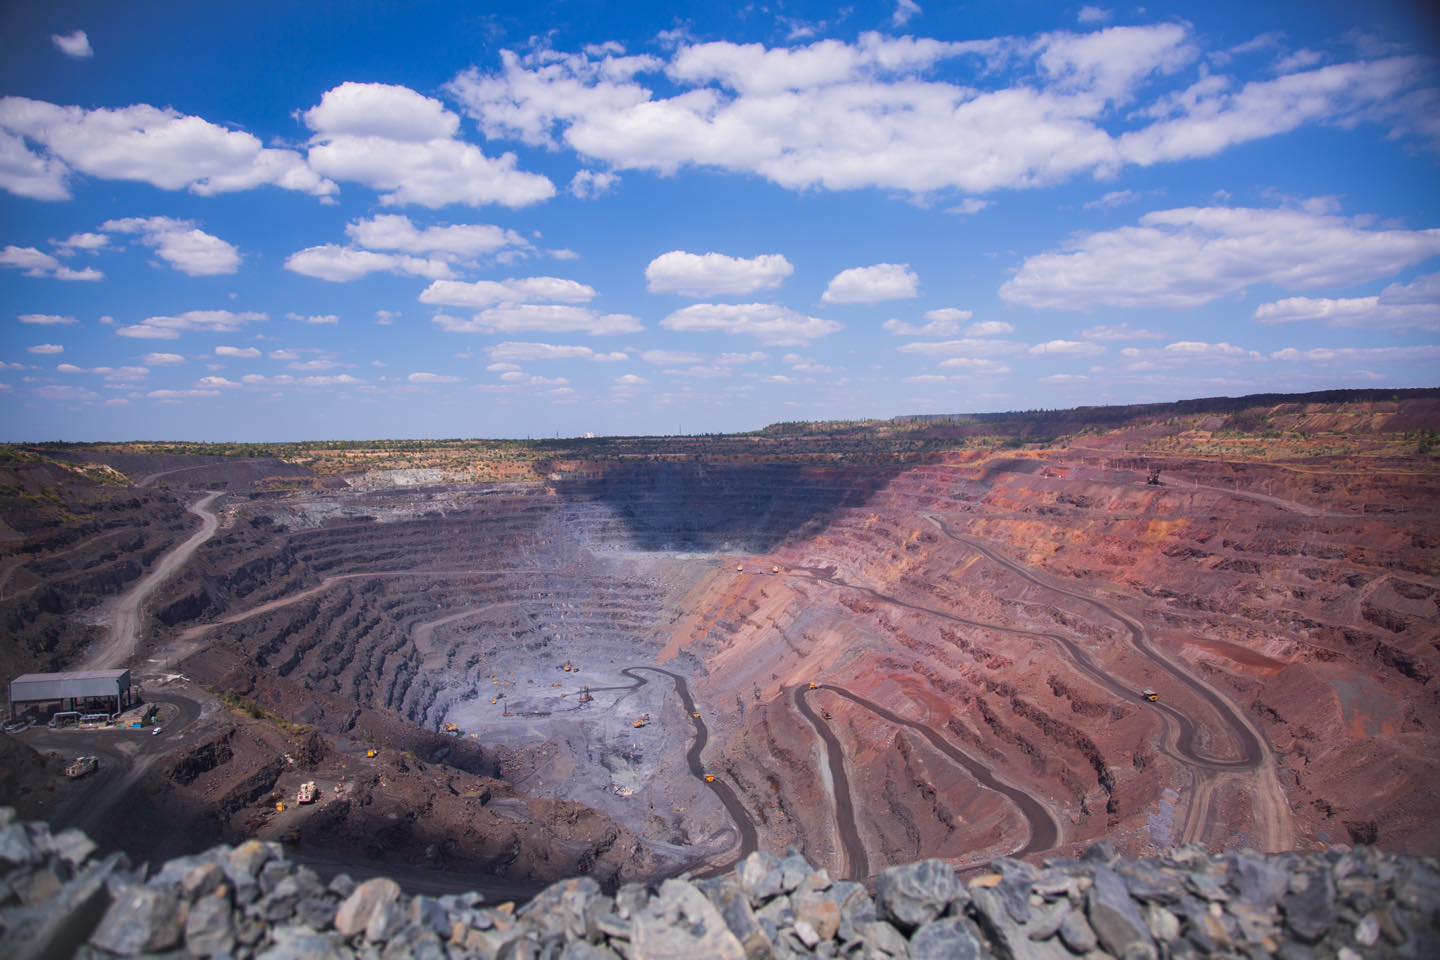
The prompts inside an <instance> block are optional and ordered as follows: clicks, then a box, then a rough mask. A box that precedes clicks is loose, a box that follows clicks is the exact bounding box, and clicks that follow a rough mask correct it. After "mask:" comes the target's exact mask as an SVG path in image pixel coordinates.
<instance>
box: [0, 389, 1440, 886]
mask: <svg viewBox="0 0 1440 960" xmlns="http://www.w3.org/2000/svg"><path fill="white" fill-rule="evenodd" d="M1437 429H1440V391H1400V392H1398V393H1397V392H1381V391H1366V392H1358V391H1354V392H1336V393H1334V394H1329V395H1324V396H1306V397H1256V398H1247V399H1241V400H1213V401H1190V402H1185V403H1180V404H1168V405H1156V406H1153V407H1134V408H1097V409H1093V410H1089V411H1086V410H1079V411H1062V412H1056V413H1036V414H1011V415H993V416H977V417H951V418H946V417H936V418H911V419H904V420H897V421H886V422H881V423H858V424H810V425H803V424H790V425H777V426H775V427H772V428H768V429H766V430H763V431H759V432H756V433H753V434H743V435H733V436H715V437H674V438H631V439H624V438H610V439H597V440H583V441H582V440H576V441H549V442H536V443H519V442H515V443H507V442H499V441H496V442H479V441H476V442H473V443H466V442H459V441H454V442H431V443H422V442H416V443H413V444H407V443H403V442H398V441H397V442H386V443H374V444H363V443H355V444H310V445H306V444H295V445H278V444H277V445H270V446H257V445H250V446H236V447H225V448H218V447H209V448H207V447H201V446H190V445H178V444H170V445H166V444H128V445H91V446H84V445H69V446H61V445H55V446H45V445H41V446H26V447H10V448H7V449H6V450H5V451H4V459H3V461H0V472H3V474H4V477H3V481H4V498H3V513H0V518H3V523H0V548H3V555H0V612H3V618H4V620H3V622H4V625H5V630H6V634H7V643H6V645H5V648H4V666H5V667H6V670H7V679H8V678H13V677H15V676H17V675H20V674H24V673H45V672H50V673H54V672H64V671H80V670H88V671H100V670H122V669H123V670H129V672H130V677H131V679H132V682H133V683H134V684H135V686H136V687H137V688H138V694H139V695H138V701H139V702H140V703H142V704H148V705H154V706H155V707H156V711H155V712H154V715H153V716H148V717H146V718H145V719H144V720H143V722H142V726H140V727H133V726H126V727H121V726H120V725H118V724H114V725H110V726H104V725H90V726H88V727H85V728H70V727H67V726H65V725H64V724H63V723H62V724H59V725H57V726H56V727H54V728H52V727H51V726H48V725H47V724H46V723H45V720H46V718H47V716H48V714H42V713H39V712H37V711H36V709H34V708H31V709H29V713H30V716H29V719H30V721H31V723H30V725H29V726H28V727H26V726H25V725H24V724H23V723H16V724H12V727H14V728H15V729H13V730H12V731H11V732H9V733H7V734H6V735H5V736H4V737H3V738H0V742H3V747H4V751H5V761H6V762H5V764H4V773H3V785H0V793H3V796H0V803H5V804H9V805H13V806H15V807H17V808H18V810H19V812H20V814H21V816H24V817H27V818H32V819H46V820H49V821H50V822H51V824H52V826H53V827H54V828H55V829H57V830H58V829H60V828H62V827H66V826H80V827H83V828H85V829H86V830H87V831H88V832H89V833H90V834H91V835H92V836H95V837H97V838H99V839H101V840H102V842H103V843H104V844H106V845H108V846H110V847H113V848H123V849H126V850H128V851H129V852H130V853H131V855H132V856H134V857H139V858H158V857H166V856H175V855H178V854H181V853H186V852H189V851H190V850H193V849H200V848H202V847H204V846H208V845H210V844H212V843H215V842H217V841H219V840H225V841H229V842H235V841H238V840H241V839H244V838H249V837H259V838H262V839H270V840H278V841H281V842H284V843H286V844H287V845H289V846H290V849H291V851H292V858H293V859H295V860H298V861H300V862H302V863H308V864H311V865H313V866H315V867H316V868H317V869H320V870H321V871H322V872H324V871H327V870H328V871H331V872H335V871H340V870H344V871H345V872H348V873H351V874H352V875H365V874H366V873H367V872H368V873H379V872H384V873H386V874H389V875H391V876H395V877H396V878H397V879H399V880H400V881H401V882H402V883H404V884H407V885H409V886H413V887H414V888H416V889H420V890H424V889H429V888H435V889H442V890H443V889H454V888H479V889H494V890H497V891H503V892H504V893H506V894H507V895H515V894H520V895H523V894H524V893H525V892H527V891H531V890H533V889H536V888H538V887H539V886H540V885H542V884H544V883H545V882H546V881H548V880H552V879H555V878H560V877H565V876H572V875H575V874H577V873H582V874H588V875H591V876H594V877H595V878H597V879H598V880H600V881H601V883H602V884H606V885H614V884H618V883H621V882H625V881H628V880H636V879H640V880H651V879H655V878H659V877H664V876H670V875H677V874H680V873H683V872H686V871H689V872H690V873H692V874H696V875H703V874H708V873H714V872H718V871H722V870H725V869H728V868H729V867H730V866H732V865H733V864H735V863H736V862H737V861H738V860H739V859H740V858H742V857H744V856H745V855H746V854H748V853H750V852H751V851H753V850H756V849H760V850H765V851H772V852H776V853H780V854H783V853H785V852H786V851H787V850H788V849H790V848H795V849H797V850H799V851H800V852H801V853H803V854H804V856H805V857H806V858H807V859H808V860H809V861H810V862H812V863H814V864H818V865H823V866H824V867H826V868H827V869H828V870H829V872H830V874H831V875H832V876H834V877H837V878H839V877H847V878H855V879H861V880H863V879H865V878H867V877H871V876H873V875H875V874H877V873H878V872H880V871H881V870H883V869H884V868H886V867H887V866H889V865H892V864H897V863H906V862H909V861H913V860H916V859H920V858H924V857H941V858H945V859H947V860H949V861H951V862H952V863H953V864H954V865H956V866H957V867H959V868H961V869H962V870H963V869H964V868H966V867H968V866H972V865H978V864H981V863H984V862H986V861H987V860H990V859H993V858H995V857H998V856H1016V857H1021V858H1039V857H1041V856H1043V855H1050V856H1054V855H1059V854H1072V853H1076V852H1078V851H1080V850H1083V849H1084V848H1086V847H1087V846H1089V845H1091V844H1093V843H1095V842H1096V841H1097V840H1102V839H1103V840H1107V841H1109V842H1110V843H1111V844H1113V845H1114V846H1115V847H1116V848H1117V849H1119V850H1121V851H1123V852H1125V853H1127V854H1131V855H1137V856H1139V855H1146V854H1151V853H1154V852H1156V851H1159V850H1164V849H1167V848H1170V847H1173V846H1177V845H1181V844H1185V843H1198V844H1203V845H1205V846H1207V847H1209V848H1211V849H1212V850H1224V849H1231V848H1238V847H1251V848H1255V849H1260V850H1290V849H1317V848H1320V847H1323V846H1324V845H1326V844H1329V843H1340V842H1344V843H1370V844H1378V845H1379V846H1380V847H1382V848H1387V849H1391V850H1395V851H1401V852H1408V853H1423V854H1430V855H1435V854H1437V853H1440V829H1437V826H1436V817H1435V811H1436V807H1435V799H1434V798H1435V797H1436V795H1437V792H1440V698H1437V696H1436V690H1435V688H1434V687H1431V686H1430V684H1431V682H1432V681H1433V680H1434V678H1435V677H1436V675H1437V673H1440V496H1437V493H1440V461H1437V450H1440V447H1437V444H1436V431H1437ZM24 712H26V711H24V710H19V709H17V710H16V713H17V715H18V714H21V713H24ZM21 719H24V718H21ZM80 755H85V756H94V757H96V758H97V760H98V769H97V770H95V771H94V772H93V773H91V774H89V775H88V776H82V777H77V778H75V779H69V778H66V777H65V776H63V774H62V768H63V767H64V766H65V765H66V764H68V763H70V762H71V761H73V760H74V758H75V757H76V756H80ZM306 784H313V785H314V786H313V787H308V788H306V789H307V791H308V793H307V794H306V797H308V798H309V799H306V798H304V797H300V791H301V788H302V786H303V785H306ZM297 798H298V799H297ZM312 801H313V802H312Z"/></svg>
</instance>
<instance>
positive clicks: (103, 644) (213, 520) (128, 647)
mask: <svg viewBox="0 0 1440 960" xmlns="http://www.w3.org/2000/svg"><path fill="white" fill-rule="evenodd" d="M221 493H222V491H219V490H211V491H209V492H208V493H206V494H205V496H203V497H201V498H200V499H199V500H197V501H196V502H195V503H192V504H191V505H190V507H189V508H188V509H189V510H190V512H191V513H193V514H195V515H196V516H197V517H199V518H200V529H199V530H197V531H195V532H194V533H193V534H191V536H190V538H189V539H188V540H186V541H185V542H184V543H182V544H180V545H179V546H177V547H175V548H174V549H173V550H171V551H170V552H169V553H167V554H165V555H164V556H162V557H161V558H160V559H159V560H158V561H157V562H156V564H155V566H154V567H152V568H151V569H150V571H149V572H148V573H146V574H145V575H144V576H142V577H141V578H140V579H139V580H138V581H137V582H136V583H135V585H134V586H133V587H131V588H130V589H129V590H127V591H126V592H125V593H123V594H121V595H120V597H119V598H118V599H117V600H116V601H115V603H114V604H113V605H112V606H111V607H110V609H109V611H108V617H109V621H110V622H109V626H108V628H107V629H106V631H105V636H104V638H103V639H102V640H101V641H100V646H99V647H98V648H96V649H95V650H93V651H91V653H90V656H89V657H87V658H86V660H85V664H84V669H86V670H107V669H114V668H116V667H119V666H121V665H123V664H124V663H125V662H126V661H127V660H129V659H130V658H131V657H133V656H134V655H135V648H136V646H137V645H138V644H139V641H140V614H141V612H142V611H143V609H144V607H145V601H147V600H149V599H150V596H151V595H152V594H154V592H155V591H156V590H157V589H159V587H160V585H161V584H162V583H164V582H165V581H166V580H168V579H169V578H170V577H172V576H174V574H175V572H176V571H177V570H179V569H180V568H181V567H183V566H184V565H185V563H186V562H187V561H188V560H189V559H190V557H191V556H192V555H194V553H195V551H196V550H197V549H199V547H200V544H202V543H204V542H205V541H206V540H209V539H210V538H211V537H213V536H214V535H215V531H216V530H217V529H219V527H220V518H219V517H217V516H216V515H215V512H214V511H213V510H211V509H210V504H212V503H214V502H215V499H216V498H217V497H219V496H220V495H221Z"/></svg>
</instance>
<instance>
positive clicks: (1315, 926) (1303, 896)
mask: <svg viewBox="0 0 1440 960" xmlns="http://www.w3.org/2000/svg"><path fill="white" fill-rule="evenodd" d="M1283 904H1284V907H1285V926H1286V927H1288V928H1289V929H1290V932H1291V933H1293V934H1294V935H1295V938H1296V939H1297V940H1300V941H1301V942H1302V943H1316V942H1318V941H1319V940H1320V938H1321V937H1323V936H1325V934H1326V932H1328V931H1329V929H1330V926H1331V924H1333V923H1334V922H1335V887H1334V884H1333V883H1332V882H1331V880H1330V871H1328V870H1321V871H1317V872H1315V873H1296V874H1293V875H1292V876H1291V877H1290V893H1289V894H1287V895H1286V897H1285V899H1284V901H1283Z"/></svg>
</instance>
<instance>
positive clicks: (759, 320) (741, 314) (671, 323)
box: [660, 303, 842, 346]
mask: <svg viewBox="0 0 1440 960" xmlns="http://www.w3.org/2000/svg"><path fill="white" fill-rule="evenodd" d="M660 325H661V326H662V327H664V328H665V329H667V330H676V331H680V332H686V333H728V334H732V335H745V336H752V337H755V338H756V339H758V340H759V341H760V342H761V343H768V344H773V345H775V346H803V345H804V344H807V343H809V342H810V341H812V340H818V339H819V338H821V337H828V336H829V335H830V334H832V333H838V332H839V331H840V330H841V329H842V327H841V326H840V324H838V323H836V322H835V321H833V320H822V319H820V318H819V317H808V316H805V315H804V314H802V313H797V312H796V311H794V310H791V309H790V308H789V307H782V306H778V305H775V304H769V303H738V304H736V303H697V304H694V305H692V306H689V307H685V308H684V309H682V310H676V311H675V312H674V313H672V314H670V315H669V316H668V317H666V318H665V319H664V320H662V321H660Z"/></svg>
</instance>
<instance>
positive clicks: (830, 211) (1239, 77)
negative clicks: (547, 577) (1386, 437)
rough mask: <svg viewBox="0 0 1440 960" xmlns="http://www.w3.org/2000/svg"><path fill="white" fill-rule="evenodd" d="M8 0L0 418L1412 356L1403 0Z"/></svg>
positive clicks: (1413, 170) (891, 385) (1068, 386)
mask: <svg viewBox="0 0 1440 960" xmlns="http://www.w3.org/2000/svg"><path fill="white" fill-rule="evenodd" d="M1287 6H1288V5H1275V4H1254V3H1243V4H1227V3H1221V4H1204V5H1199V4H1197V5H1193V6H1165V5H1153V4H1150V5H1146V6H1145V7H1143V8H1138V7H1126V6H1120V5H1103V6H1101V5H1097V6H1086V5H1080V4H1076V5H1073V6H1062V5H1056V4H1050V3H1032V2H1018V3H1005V4H947V5H941V4H939V3H934V2H928V3H927V2H920V3H916V2H911V0H901V3H900V4H898V5H896V4H894V3H880V4H854V5H850V6H846V7H843V8H837V7H833V6H825V5H818V4H768V5H755V4H751V5H747V6H744V7H741V8H739V9H738V10H736V9H732V8H730V7H727V6H726V5H713V4H706V5H695V6H684V5H675V6H671V7H668V8H664V9H661V8H660V7H659V6H658V5H636V6H635V8H634V9H630V10H626V9H625V8H623V7H621V6H619V5H614V4H593V3H592V4H579V3H548V4H525V5H514V6H513V7H509V8H505V7H502V6H499V5H493V6H483V7H482V6H481V5H476V4H460V3H438V2H436V3H398V2H396V3H372V4H360V3H312V4H279V3H251V4H244V5H212V4H193V3H185V4H180V3H173V4H171V3H148V4H142V5H131V6H129V7H118V6H116V5H114V4H105V3H61V2H57V3H49V4H8V5H6V6H5V7H4V9H3V10H0V38H3V39H0V42H3V44H4V50H5V56H4V57H3V58H0V330H3V336H0V438H3V439H7V440H21V439H29V440H39V439H74V440H97V439H131V438H183V439H201V440H291V439H305V438H322V437H345V438H366V437H383V436H391V437H394V436H407V437H456V436H496V437H501V436H511V437H516V436H518V437H524V436H552V435H555V434H559V435H561V436H573V435H578V434H582V433H585V432H594V433H599V434H626V433H670V432H676V431H683V432H687V433H692V432H702V431H721V430H741V429H751V428H754V427H758V426H762V425H764V424H766V423H770V422H774V421H777V420H791V419H841V418H856V417H889V416H894V415H897V414H903V413H920V412H966V411H983V410H1003V409H1016V408H1031V407H1065V406H1073V405H1076V404H1086V403H1130V402H1143V401H1152V400H1166V399H1178V398H1182V397H1192V396H1213V395H1219V394H1231V395H1234V394H1241V393H1248V392H1257V391H1261V390H1285V391H1290V390H1294V391H1299V390H1311V389H1324V388H1331V387H1347V386H1356V387H1358V386H1366V387H1373V386H1379V387H1387V386H1394V387H1401V386H1432V385H1435V384H1436V382H1437V380H1440V377H1437V371H1440V189H1437V184H1440V175H1437V174H1440V170H1437V159H1440V68H1437V64H1436V60H1435V57H1436V55H1437V43H1436V39H1437V34H1440V21H1437V20H1436V18H1435V17H1434V16H1433V15H1430V14H1428V13H1427V12H1425V11H1426V9H1427V8H1426V6H1425V5H1424V4H1418V3H1416V4H1407V3H1388V4H1387V3H1379V4H1367V5H1364V6H1363V8H1362V7H1361V6H1359V5H1355V4H1350V3H1338V2H1333V3H1325V2H1321V3H1313V4H1309V5H1306V9H1305V11H1304V14H1303V16H1296V15H1295V14H1294V13H1293V12H1291V10H1290V9H1286V7H1287Z"/></svg>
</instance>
